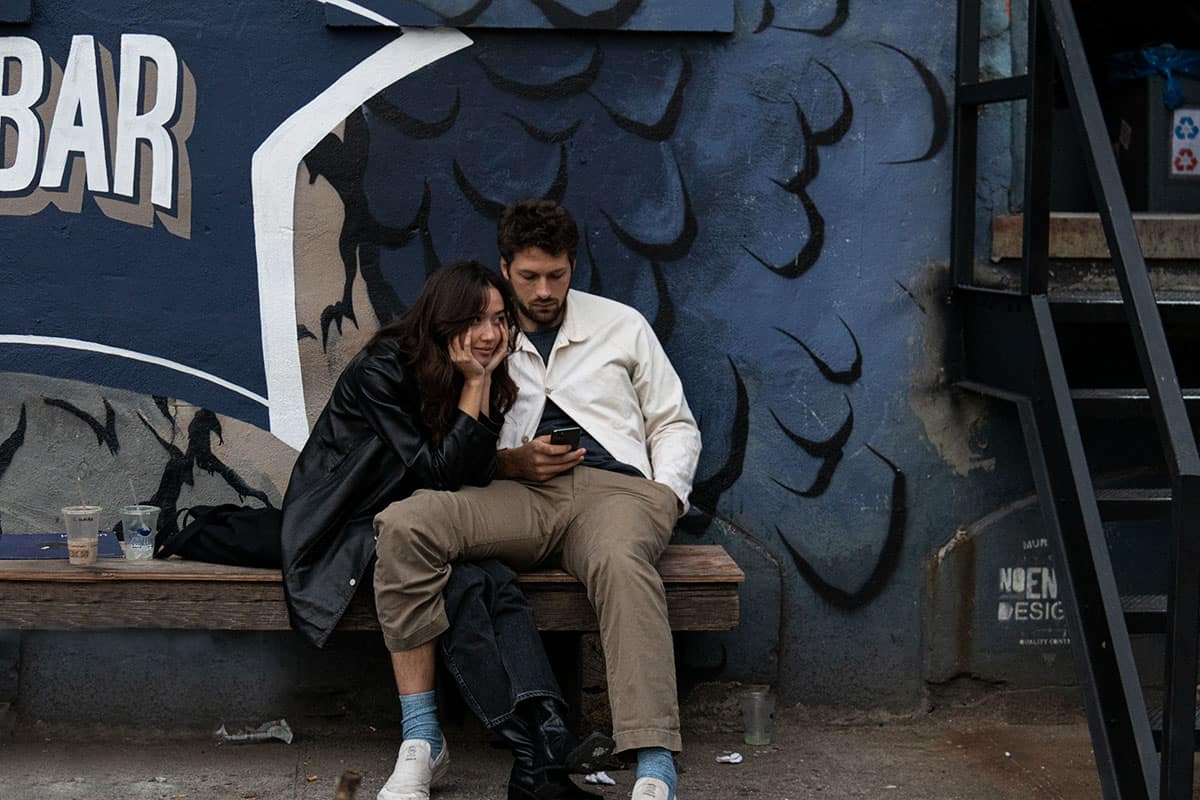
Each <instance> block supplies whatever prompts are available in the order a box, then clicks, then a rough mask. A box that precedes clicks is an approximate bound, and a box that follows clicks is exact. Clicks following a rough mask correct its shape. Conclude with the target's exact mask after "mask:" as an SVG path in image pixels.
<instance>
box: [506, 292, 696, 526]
mask: <svg viewBox="0 0 1200 800" xmlns="http://www.w3.org/2000/svg"><path fill="white" fill-rule="evenodd" d="M508 373H509V375H511V376H512V378H513V380H514V381H515V382H516V384H517V390H518V393H517V401H516V403H515V404H514V405H513V407H512V410H510V411H509V412H508V416H507V417H506V419H505V422H504V428H503V429H502V430H501V431H500V447H501V448H508V447H519V446H520V445H522V444H524V443H525V442H528V441H529V440H530V439H532V438H533V436H534V434H535V433H536V432H537V427H538V423H539V422H541V419H542V411H543V410H544V409H545V407H546V398H548V397H549V398H551V399H553V400H554V402H555V403H557V404H558V407H559V408H561V409H562V410H563V411H565V412H566V413H567V414H569V415H570V416H571V418H572V419H574V420H575V421H576V422H578V423H579V424H580V425H581V426H582V427H583V428H584V429H585V430H586V431H587V432H588V433H590V434H591V435H592V437H593V438H595V440H596V441H597V442H599V443H600V444H601V445H603V446H604V448H605V449H606V450H608V452H609V453H610V454H611V455H612V457H613V458H615V459H616V460H617V461H623V462H625V463H626V464H629V465H631V466H634V467H637V468H638V469H639V470H641V471H642V474H644V475H646V476H647V477H649V478H651V479H653V480H656V481H658V482H659V483H665V484H666V485H667V486H669V487H671V489H672V490H673V491H674V492H675V494H676V495H677V496H678V497H679V499H680V501H681V502H682V503H683V507H684V509H685V510H686V509H687V507H688V494H689V493H690V492H691V491H692V478H693V477H694V476H695V474H696V464H697V462H698V461H699V459H700V430H699V428H697V427H696V421H695V419H693V418H692V412H691V411H690V410H689V409H688V404H687V400H686V399H685V398H684V396H683V385H682V384H681V383H680V381H679V375H678V374H677V373H676V372H675V368H674V367H672V366H671V362H670V361H669V360H668V359H667V354H666V352H664V351H663V348H662V345H661V344H659V341H658V337H657V336H655V335H654V331H653V329H651V327H650V324H649V323H648V322H646V319H645V317H643V316H642V315H641V314H639V313H638V312H637V310H636V309H633V308H630V307H629V306H627V305H624V304H622V303H618V302H616V301H614V300H608V299H606V298H603V297H597V296H596V295H591V294H587V293H585V292H577V291H575V290H574V289H572V290H570V292H568V294H567V311H566V316H565V317H564V319H563V323H562V327H561V328H560V329H559V331H558V337H557V338H556V339H555V340H554V347H553V348H552V349H551V351H550V358H549V363H544V362H543V361H542V357H541V356H540V355H539V354H538V352H537V349H536V348H535V347H534V346H533V343H532V342H530V341H529V338H528V337H526V336H525V335H524V334H521V335H520V336H519V337H518V338H517V343H516V349H515V351H514V352H513V354H512V355H511V356H509V359H508Z"/></svg>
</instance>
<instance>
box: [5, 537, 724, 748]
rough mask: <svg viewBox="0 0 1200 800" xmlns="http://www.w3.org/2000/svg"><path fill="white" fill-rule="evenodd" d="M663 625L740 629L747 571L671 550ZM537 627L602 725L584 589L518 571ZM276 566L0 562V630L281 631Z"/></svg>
mask: <svg viewBox="0 0 1200 800" xmlns="http://www.w3.org/2000/svg"><path fill="white" fill-rule="evenodd" d="M658 571H659V573H660V574H661V575H662V577H663V583H664V585H665V587H666V592H667V608H668V613H669V614H670V618H671V628H672V630H676V631H720V630H729V629H731V628H733V627H735V626H736V625H737V623H738V615H739V602H738V590H739V585H740V584H741V583H742V582H743V581H744V580H745V575H744V574H743V573H742V571H741V569H739V568H738V566H737V564H735V563H734V561H733V559H731V558H730V557H729V555H728V554H727V553H726V552H725V550H724V548H722V547H720V546H718V545H671V546H669V547H668V548H667V550H666V552H665V553H664V554H663V557H662V559H661V560H660V561H659V563H658ZM521 588H522V589H523V590H524V591H525V594H526V595H527V596H528V598H529V602H530V604H531V605H532V606H533V609H534V615H535V618H536V620H537V625H538V628H540V629H541V630H544V631H574V632H580V633H583V634H584V635H583V636H582V637H581V641H580V653H581V658H580V684H581V685H580V689H581V690H582V695H583V698H584V700H583V707H582V708H581V713H582V714H583V715H584V716H585V717H587V718H588V719H589V720H590V721H591V722H593V723H598V724H603V721H604V715H605V714H607V707H608V704H607V698H606V697H605V696H604V694H603V680H604V679H603V675H604V670H603V662H602V660H598V659H601V658H602V657H601V656H600V648H599V642H598V638H597V636H596V635H595V634H594V633H592V632H593V631H595V630H596V616H595V613H594V612H593V611H592V607H591V604H590V603H589V601H588V599H587V595H586V594H585V593H584V590H583V586H582V585H581V584H580V583H579V582H578V581H577V580H575V579H574V578H573V577H571V576H570V575H568V574H567V573H565V572H563V571H562V570H557V569H543V570H536V571H533V572H527V573H523V574H522V575H521ZM288 627H289V626H288V619H287V609H286V607H285V606H284V600H283V582H282V577H281V575H280V573H279V572H278V571H277V570H270V569H253V568H249V567H227V566H222V565H219V564H205V563H203V562H199V561H180V560H176V559H172V560H169V561H157V560H156V561H124V560H121V559H100V560H99V561H97V562H96V564H95V565H93V566H87V567H81V566H72V565H71V564H69V563H67V561H65V560H62V561H49V560H42V561H5V560H0V629H2V628H10V629H11V628H16V629H20V630H117V629H159V630H162V629H176V630H187V629H191V630H254V631H262V630H287V629H288ZM378 628H379V623H378V621H377V620H376V618H375V602H374V598H373V597H371V596H370V593H368V592H360V593H359V594H358V595H357V596H356V597H355V598H354V602H353V603H352V604H351V606H350V608H349V610H348V611H347V613H346V615H345V617H343V619H342V622H341V624H340V625H339V626H338V630H350V631H364V630H377V629H378Z"/></svg>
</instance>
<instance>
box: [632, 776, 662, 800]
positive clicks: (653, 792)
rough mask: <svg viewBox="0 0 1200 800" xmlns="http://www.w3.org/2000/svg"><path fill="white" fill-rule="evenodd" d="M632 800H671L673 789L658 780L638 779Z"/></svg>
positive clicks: (634, 786) (634, 785)
mask: <svg viewBox="0 0 1200 800" xmlns="http://www.w3.org/2000/svg"><path fill="white" fill-rule="evenodd" d="M630 800H671V787H669V786H667V785H666V784H665V783H663V782H662V781H660V780H659V779H658V778H638V779H637V783H635V784H633V794H632V795H630Z"/></svg>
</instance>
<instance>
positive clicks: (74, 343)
mask: <svg viewBox="0 0 1200 800" xmlns="http://www.w3.org/2000/svg"><path fill="white" fill-rule="evenodd" d="M3 344H23V345H31V346H34V347H58V348H61V349H64V350H83V351H85V352H88V353H100V354H102V355H106V356H116V357H117V358H127V359H129V360H130V361H141V362H142V363H143V364H153V365H154V366H156V367H165V368H167V369H171V370H175V371H176V372H182V373H183V374H184V375H191V376H192V377H193V378H199V379H200V380H202V381H208V382H209V383H212V384H216V385H217V386H220V387H221V388H222V389H228V390H229V391H231V392H237V393H238V394H240V395H241V396H242V397H248V398H250V399H251V400H253V401H254V402H256V403H261V404H262V405H264V406H267V407H268V408H269V407H270V404H269V403H268V402H267V398H265V397H263V396H262V395H260V394H257V393H255V392H252V391H250V390H249V389H247V388H245V387H244V386H238V385H237V384H236V383H230V382H229V381H227V380H225V379H224V378H219V377H217V376H216V375H213V374H212V373H211V372H205V371H204V370H202V369H196V368H195V367H189V366H188V365H187V364H180V363H179V362H178V361H170V360H168V359H165V358H160V357H159V356H152V355H148V354H147V353H139V352H137V351H136V350H126V349H125V348H123V347H112V346H110V345H107V344H100V343H99V342H86V341H84V340H82V339H64V338H62V337H59V336H26V335H24V334H0V345H3Z"/></svg>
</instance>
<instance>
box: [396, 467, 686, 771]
mask: <svg viewBox="0 0 1200 800" xmlns="http://www.w3.org/2000/svg"><path fill="white" fill-rule="evenodd" d="M676 503H677V501H676V499H675V493H674V492H673V491H672V490H671V489H670V488H669V487H668V486H666V485H665V484H661V483H656V482H654V481H650V480H646V479H644V478H631V477H629V476H627V475H621V474H619V473H615V472H610V471H607V470H598V469H591V468H589V467H576V468H575V469H573V470H571V471H570V472H567V473H565V474H562V475H559V476H557V477H555V478H552V479H551V480H549V481H546V482H545V483H533V482H525V481H508V480H500V481H495V482H493V483H492V484H491V485H490V486H486V487H482V488H479V487H467V488H464V489H461V490H459V491H457V492H436V491H430V490H421V491H418V492H416V493H415V494H413V496H412V497H409V498H408V499H406V500H402V501H400V502H398V503H392V504H391V505H390V506H388V507H387V508H385V509H384V510H383V511H382V512H380V513H379V514H378V515H377V516H376V517H375V532H376V534H377V536H378V542H377V543H376V549H377V552H378V555H379V560H378V561H377V562H376V566H375V604H376V608H377V610H378V614H379V623H380V626H381V627H382V628H383V636H384V640H385V641H386V643H387V646H388V649H389V650H390V651H392V652H399V651H404V650H411V649H412V648H414V647H417V646H418V645H421V644H424V643H425V642H428V641H430V640H431V639H434V638H435V637H437V636H438V635H440V634H441V633H442V632H443V631H445V630H446V628H447V627H448V623H447V621H446V612H445V610H444V608H443V606H442V587H444V586H445V585H446V580H447V578H448V577H449V575H450V569H451V566H450V565H451V562H454V561H459V560H464V561H469V560H473V559H479V558H489V557H492V558H498V559H501V560H502V561H505V562H506V563H508V564H509V565H511V566H512V567H514V568H516V569H528V568H530V567H534V566H536V565H538V564H541V563H542V562H544V561H546V560H547V559H549V558H551V557H553V556H556V555H559V556H561V560H562V566H563V569H565V570H566V571H567V572H569V573H570V574H571V575H574V576H575V577H576V578H578V579H579V580H580V581H581V582H582V583H583V585H584V586H585V587H586V589H587V593H588V599H590V600H591V603H592V608H594V609H595V610H596V616H597V618H598V620H599V623H600V641H601V643H602V645H603V647H604V656H605V661H606V662H607V669H608V692H609V700H610V702H611V704H612V716H613V738H614V739H615V740H616V743H617V749H618V750H629V749H633V748H639V747H665V748H667V749H669V750H675V751H678V750H680V749H681V742H680V737H679V704H678V699H677V697H676V692H675V658H674V653H673V650H672V645H671V628H670V623H669V622H668V620H667V604H666V596H665V594H664V592H663V584H662V578H661V577H660V576H659V574H658V570H656V569H655V568H654V565H655V562H657V561H658V558H659V556H660V555H662V552H663V549H664V548H665V547H666V546H667V542H668V541H669V539H670V538H671V530H672V528H673V527H674V524H675V520H676V518H677V516H678V507H677V505H676Z"/></svg>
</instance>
